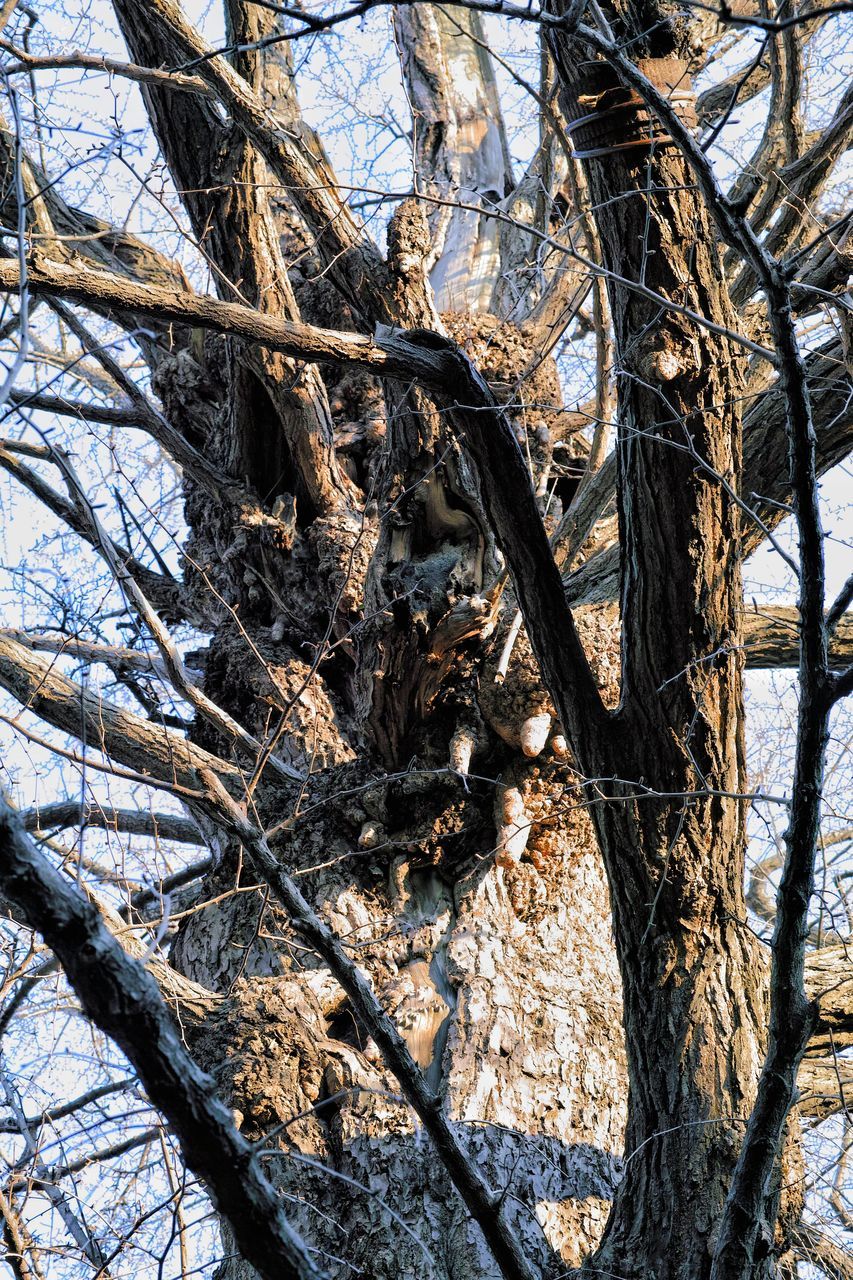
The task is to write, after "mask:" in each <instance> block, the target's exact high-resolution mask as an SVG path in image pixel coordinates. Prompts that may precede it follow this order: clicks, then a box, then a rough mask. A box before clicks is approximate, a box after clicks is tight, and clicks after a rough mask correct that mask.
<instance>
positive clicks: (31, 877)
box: [0, 799, 322, 1280]
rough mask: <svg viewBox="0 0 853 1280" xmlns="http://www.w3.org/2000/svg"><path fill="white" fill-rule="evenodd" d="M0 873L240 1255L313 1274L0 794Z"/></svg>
mask: <svg viewBox="0 0 853 1280" xmlns="http://www.w3.org/2000/svg"><path fill="white" fill-rule="evenodd" d="M0 879H1V880H2V883H3V889H4V892H5V893H6V895H7V896H8V897H9V898H11V899H12V900H13V901H14V902H15V903H16V904H17V905H18V906H19V907H20V909H21V910H22V911H23V912H24V914H25V915H26V917H27V919H28V921H29V922H30V924H31V926H32V927H33V928H34V929H37V930H38V931H39V932H40V933H41V934H42V936H43V937H44V939H45V941H46V942H47V943H48V945H49V946H50V947H51V948H52V949H53V950H54V951H55V952H56V954H57V955H58V956H59V959H60V961H61V962H62V966H63V968H64V970H65V973H66V975H67V977H68V980H69V982H70V983H71V985H72V986H73V987H74V990H75V991H76V992H77V996H78V998H79V1000H80V1002H81V1004H82V1006H83V1008H84V1010H85V1012H86V1013H87V1015H88V1016H89V1017H90V1018H91V1019H92V1020H93V1021H94V1022H95V1023H96V1024H97V1025H98V1026H99V1027H100V1028H101V1029H102V1030H103V1031H105V1032H106V1033H107V1035H109V1036H110V1037H111V1038H112V1039H114V1040H115V1042H116V1043H117V1044H118V1045H119V1046H120V1048H121V1049H122V1050H123V1051H124V1053H125V1054H126V1055H127V1057H128V1058H129V1059H130V1061H131V1062H132V1063H133V1065H134V1067H135V1068H136V1070H137V1071H138V1072H139V1077H140V1079H141V1081H142V1083H143V1084H144V1085H145V1088H146V1089H147V1091H148V1094H149V1097H150V1098H151V1101H152V1102H153V1103H154V1105H155V1106H157V1107H159V1109H160V1110H161V1111H162V1112H163V1114H164V1115H165V1116H166V1118H167V1119H168V1121H169V1123H170V1124H171V1126H172V1128H173V1130H174V1132H175V1133H176V1135H177V1137H178V1140H179V1141H180V1143H181V1147H182V1149H183V1152H184V1156H185V1158H186V1160H187V1164H188V1165H189V1166H190V1168H191V1169H193V1170H194V1172H196V1173H197V1174H198V1175H199V1177H201V1178H202V1179H203V1180H204V1181H205V1182H206V1183H207V1185H208V1186H209V1187H210V1188H211V1190H212V1192H213V1194H214V1195H215V1197H216V1201H217V1205H218V1207H219V1210H220V1212H221V1213H223V1214H224V1215H225V1217H226V1218H227V1219H228V1220H229V1222H230V1224H231V1227H232V1229H233V1231H234V1234H235V1236H236V1239H237V1241H238V1242H239V1245H240V1248H241V1249H242V1251H243V1254H244V1256H245V1257H246V1259H247V1261H249V1262H251V1263H252V1265H253V1266H255V1267H256V1268H257V1270H258V1271H259V1273H260V1274H261V1275H262V1276H263V1277H265V1280H281V1277H282V1275H284V1276H286V1277H287V1278H288V1280H289V1278H290V1277H296V1278H297V1280H319V1278H320V1277H321V1275H322V1272H320V1271H319V1269H318V1268H317V1266H316V1265H315V1264H314V1262H313V1261H312V1260H311V1257H310V1255H309V1253H308V1251H307V1249H306V1247H305V1244H304V1243H303V1241H302V1240H301V1239H300V1237H299V1236H298V1235H297V1234H296V1233H295V1232H294V1231H293V1229H292V1228H291V1227H290V1226H289V1224H288V1222H287V1220H286V1218H285V1216H284V1214H283V1212H282V1210H281V1205H280V1201H279V1198H278V1193H277V1192H276V1190H275V1188H274V1187H273V1186H272V1185H271V1184H270V1183H269V1181H268V1180H267V1178H266V1177H265V1175H264V1173H263V1171H262V1168H261V1164H260V1160H259V1159H258V1156H257V1154H256V1152H255V1151H254V1149H253V1148H252V1146H251V1145H250V1144H249V1143H248V1142H246V1140H245V1138H242V1137H241V1136H240V1134H239V1133H238V1132H237V1130H236V1129H235V1127H234V1122H233V1120H232V1118H231V1115H230V1113H229V1111H228V1109H227V1107H225V1106H224V1104H223V1103H222V1102H220V1101H219V1099H218V1098H217V1096H216V1094H215V1093H214V1091H213V1086H212V1083H211V1081H210V1078H209V1077H208V1076H206V1075H204V1074H203V1072H201V1071H200V1070H199V1068H198V1067H197V1066H196V1064H195V1062H194V1061H193V1059H192V1058H191V1057H190V1055H189V1054H188V1053H187V1051H186V1049H185V1048H184V1046H183V1044H182V1042H181V1038H180V1036H179V1034H178V1032H177V1030H176V1028H175V1026H174V1024H173V1022H172V1019H171V1018H170V1016H169V1014H168V1013H167V1012H166V1009H165V1007H164V1005H163V1002H162V1000H161V999H160V994H159V992H158V990H157V986H156V984H155V982H154V979H153V978H152V977H151V976H150V975H149V974H148V973H146V972H145V969H144V968H143V967H142V965H141V964H140V963H139V962H138V961H136V960H133V959H131V957H130V956H128V955H127V954H126V953H125V952H124V951H123V950H122V948H121V947H120V946H119V944H118V943H117V942H116V940H115V939H114V938H113V937H112V936H111V935H110V933H109V931H108V930H107V929H106V927H105V926H104V924H103V923H102V921H101V919H100V916H99V914H98V912H97V911H96V909H95V908H94V907H92V906H91V905H90V904H89V903H87V902H86V901H85V899H84V898H82V897H81V895H80V894H79V893H78V892H77V891H76V890H75V889H74V888H73V887H72V886H71V885H70V884H69V883H68V882H67V881H66V880H64V879H63V877H62V876H61V875H60V874H59V872H58V871H55V870H54V869H53V867H51V865H50V864H49V863H48V861H47V860H46V859H45V858H44V857H42V856H41V855H40V854H39V853H38V851H37V850H36V849H35V847H34V846H33V844H32V843H31V841H30V840H29V839H28V838H27V837H26V835H25V834H24V832H23V829H22V827H21V824H20V822H19V820H18V818H17V816H16V814H15V812H14V810H12V809H11V808H10V807H9V805H8V803H7V802H6V800H5V799H2V800H0Z"/></svg>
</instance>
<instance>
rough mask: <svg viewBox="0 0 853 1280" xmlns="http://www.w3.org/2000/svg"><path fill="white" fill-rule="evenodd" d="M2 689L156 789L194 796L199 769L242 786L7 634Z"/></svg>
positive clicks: (230, 773) (208, 757) (207, 756)
mask: <svg viewBox="0 0 853 1280" xmlns="http://www.w3.org/2000/svg"><path fill="white" fill-rule="evenodd" d="M0 687H2V688H3V689H6V690H8V692H9V693H11V694H13V695H14V697H15V698H17V700H18V702H20V704H21V705H22V706H23V707H25V708H26V709H27V710H29V711H32V712H34V713H35V714H36V715H37V716H40V717H41V719H42V720H45V721H46V722H47V723H48V724H50V725H53V726H54V728H56V729H60V730H61V731H62V732H63V733H67V734H70V736H71V737H73V738H78V739H81V740H82V741H85V742H87V743H88V744H89V745H90V746H91V747H92V748H94V749H95V750H97V751H101V752H103V754H104V755H106V756H107V757H109V759H110V760H114V761H116V762H117V763H119V764H123V765H126V766H128V767H129V768H131V769H133V770H135V771H136V772H137V773H139V774H141V775H143V776H144V777H146V778H148V779H150V781H151V783H152V785H154V786H156V785H157V784H158V783H162V784H163V785H164V786H165V787H168V788H178V789H182V790H184V791H188V792H195V790H196V788H197V786H198V770H199V769H208V770H213V771H214V772H215V773H216V774H217V775H218V776H219V777H220V778H222V779H223V781H225V782H226V783H227V784H230V785H232V786H234V785H238V784H239V781H240V776H241V775H240V773H239V771H238V769H237V768H236V766H235V765H232V764H229V763H228V762H227V761H225V760H221V759H220V758H219V757H218V756H215V755H212V754H211V753H210V752H209V751H205V750H204V749H203V748H202V747H197V746H196V745H195V744H194V743H191V742H187V741H186V739H185V738H182V737H181V735H180V734H179V733H175V732H174V731H173V730H170V729H164V728H163V727H162V726H161V725H158V724H155V723H153V722H152V721H148V720H143V719H142V717H141V716H137V715H134V714H133V713H132V712H130V711H125V710H123V709H122V708H121V707H116V706H114V705H113V704H112V703H109V702H105V701H104V700H103V699H102V698H100V697H99V696H98V695H97V694H95V693H92V692H91V691H89V690H87V689H83V688H82V687H81V686H80V685H78V684H76V683H75V682H74V681H73V680H69V679H68V677H67V676H64V675H62V674H61V672H60V671H58V670H57V668H56V666H55V665H54V664H53V663H51V662H48V661H46V660H45V659H44V658H41V657H38V656H37V655H36V654H34V653H31V652H30V651H29V650H28V649H26V648H24V646H23V645H20V644H18V643H17V642H16V641H15V640H12V639H11V638H10V637H9V636H6V635H0Z"/></svg>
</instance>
